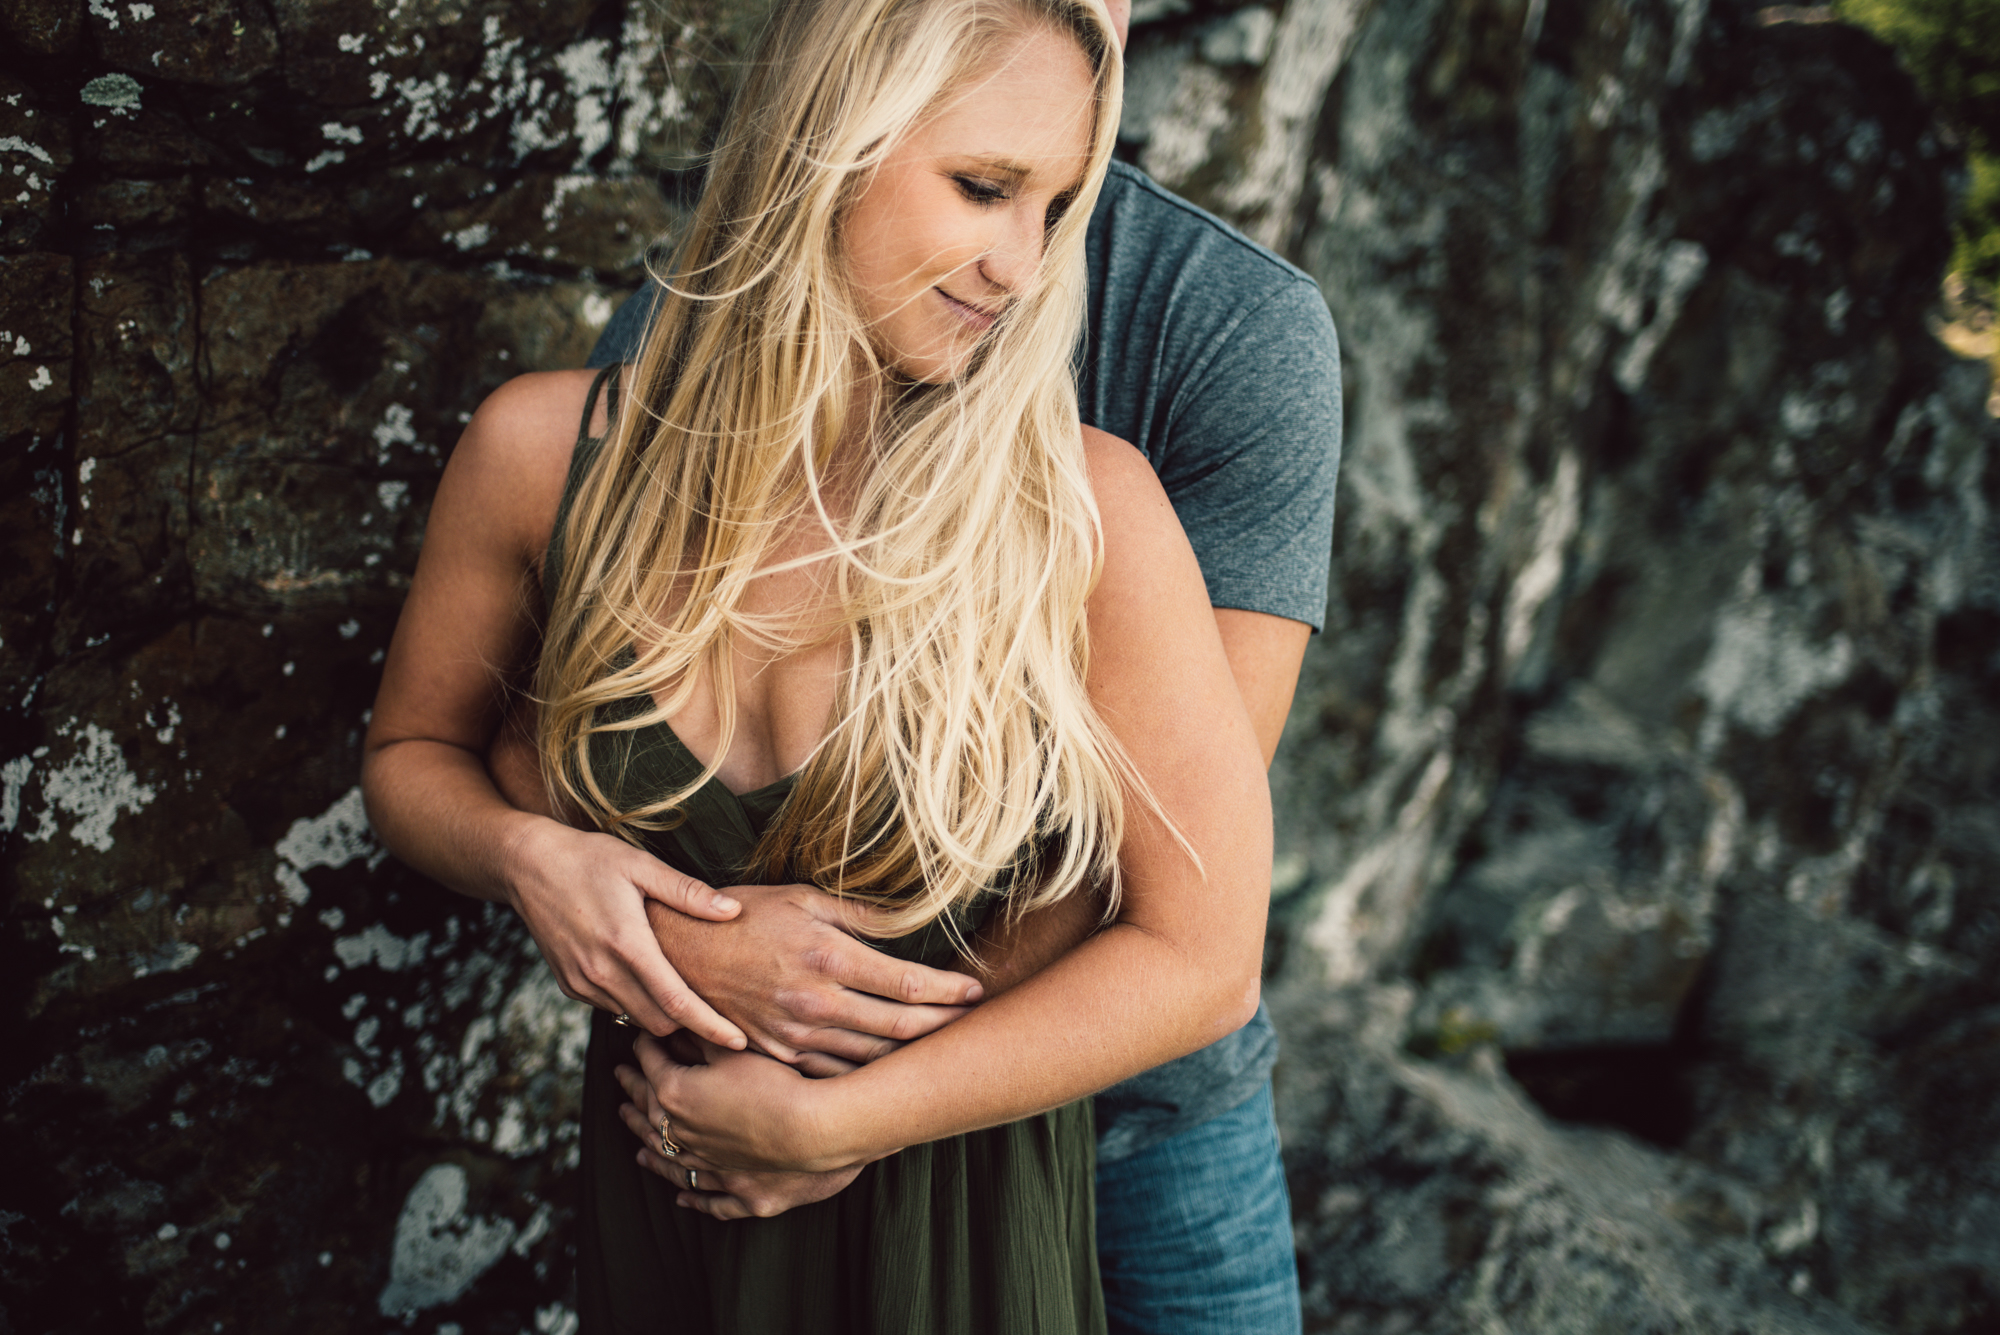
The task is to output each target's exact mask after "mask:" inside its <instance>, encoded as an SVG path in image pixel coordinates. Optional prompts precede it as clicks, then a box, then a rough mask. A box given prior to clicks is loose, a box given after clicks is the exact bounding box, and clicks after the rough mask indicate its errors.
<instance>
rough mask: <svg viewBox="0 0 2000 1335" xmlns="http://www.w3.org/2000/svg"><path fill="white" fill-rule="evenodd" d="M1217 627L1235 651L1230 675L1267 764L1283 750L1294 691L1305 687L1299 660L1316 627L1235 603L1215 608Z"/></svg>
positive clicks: (1224, 646)
mask: <svg viewBox="0 0 2000 1335" xmlns="http://www.w3.org/2000/svg"><path fill="white" fill-rule="evenodd" d="M1215 628H1216V629H1217V630H1219V631H1221V632H1222V652H1223V653H1225V654H1227V655H1228V656H1229V675H1230V676H1232V677H1234V678H1235V679H1236V689H1237V692H1238V693H1239V694H1241V695H1242V697H1243V707H1244V709H1245V710H1246V711H1248V713H1249V715H1250V726H1251V727H1252V728H1254V729H1255V730H1256V732H1257V745H1258V746H1259V747H1261V748H1262V749H1263V752H1264V768H1266V769H1269V768H1270V767H1271V758H1272V757H1273V756H1275V755H1277V753H1278V739H1279V738H1280V737H1282V736H1284V733H1285V716H1286V715H1287V714H1289V713H1291V711H1292V693H1293V692H1294V691H1296V690H1297V689H1298V686H1299V665H1300V664H1301V663H1303V662H1304V661H1305V657H1306V642H1307V641H1308V640H1310V639H1312V627H1311V626H1308V625H1306V624H1305V622H1303V621H1293V620H1291V619H1290V618H1289V617H1280V616H1272V615H1271V614H1270V613H1268V612H1245V611H1243V610H1242V609H1240V608H1235V607H1218V608H1216V609H1215Z"/></svg>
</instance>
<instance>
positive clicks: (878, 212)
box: [841, 24, 1093, 381]
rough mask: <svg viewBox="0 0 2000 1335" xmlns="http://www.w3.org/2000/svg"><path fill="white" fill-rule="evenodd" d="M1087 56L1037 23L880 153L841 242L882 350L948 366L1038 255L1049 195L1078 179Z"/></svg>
mask: <svg viewBox="0 0 2000 1335" xmlns="http://www.w3.org/2000/svg"><path fill="white" fill-rule="evenodd" d="M1091 93H1092V76H1091V68H1090V62H1089V60H1088V59H1087V58H1086V57H1085V56H1084V54H1083V51H1082V50H1081V49H1080V48H1079V47H1078V46H1077V44H1076V43H1075V41H1073V40H1072V39H1071V38H1069V37H1068V36H1066V35H1064V34H1062V33H1059V32H1057V31H1055V30H1054V29H1052V28H1050V27H1049V26H1047V25H1046V24H1037V25H1035V26H1033V27H1031V28H1029V29H1027V30H1026V31H1024V32H1023V33H1021V34H1020V35H1019V36H1018V37H1012V38H1008V39H1006V40H1004V41H1003V42H1002V43H1001V44H1000V46H999V48H998V49H997V50H996V51H995V53H994V57H993V59H992V60H991V61H990V62H989V63H988V64H987V65H986V67H985V68H984V69H982V70H980V71H979V72H978V73H976V74H975V75H974V76H973V77H972V78H971V79H969V80H968V81H967V83H966V85H965V86H964V87H962V88H955V89H948V90H947V91H946V94H945V98H944V100H943V102H942V103H941V104H940V105H939V106H938V107H937V108H936V109H935V110H934V111H932V112H931V113H929V114H928V115H927V116H926V117H925V118H924V119H923V120H921V121H919V122H918V123H917V125H916V127H915V128H914V129H913V130H912V131H911V132H910V133H909V134H908V135H907V136H906V137H905V138H904V139H903V141H902V143H900V144H899V145H897V146H896V148H895V149H894V150H893V151H891V152H890V153H889V155H888V156H887V157H886V158H885V159H884V160H883V162H882V165H881V166H880V168H879V169H877V171H876V173H875V175H874V177H873V178H872V179H871V180H870V181H869V183H868V185H867V187H866V188H865V189H864V190H863V191H862V193H861V196H860V198H859V199H857V200H856V201H855V202H854V205H853V207H852V208H851V209H850V210H849V212H848V214H847V217H846V219H845V220H844V221H843V223H842V236H841V240H842V253H843V258H844V259H845V261H846V264H847V270H848V274H849V276H850V278H851V279H852V281H853V283H854V287H855V291H856V293H857V296H858V298H859V300H860V303H861V312H862V314H863V316H864V317H865V318H866V319H867V320H868V321H869V325H870V327H871V329H872V330H873V332H874V338H875V346H876V348H877V349H878V350H879V351H880V353H881V355H882V357H883V359H884V360H885V361H887V362H888V363H889V364H890V365H891V366H893V367H895V368H896V370H897V371H899V372H900V373H901V374H903V375H906V376H909V377H911V378H912V379H916V380H927V381H941V380H946V379H949V378H950V377H951V376H953V375H955V374H957V373H958V372H959V371H960V370H961V369H963V367H964V366H965V364H966V362H967V360H968V359H969V358H970V357H971V355H972V351H973V348H974V347H975V346H976V345H977V343H978V342H979V338H980V336H981V335H982V334H984V333H985V332H986V330H987V329H988V328H989V327H991V325H992V324H993V321H994V318H995V317H996V316H997V315H998V314H999V313H1000V311H1001V310H1003V309H1004V308H1005V307H1006V305H1007V303H1008V302H1009V301H1011V300H1012V299H1013V298H1014V297H1015V296H1017V295H1018V294H1020V293H1022V292H1024V291H1025V290H1026V288H1027V285H1028V284H1029V283H1030V282H1031V281H1033V279H1034V276H1035V272H1036V270H1037V269H1038V268H1039V267H1040V265H1041V259H1042V241H1043V233H1044V230H1045V228H1046V226H1047V223H1048V215H1049V209H1050V207H1051V206H1052V205H1054V204H1055V203H1056V201H1057V200H1058V199H1059V198H1061V197H1062V196H1063V195H1065V194H1068V193H1070V192H1073V191H1074V190H1075V189H1076V188H1077V187H1078V185H1079V184H1080V183H1081V182H1082V179H1083V174H1084V170H1085V168H1086V166H1087V165H1088V162H1089V155H1090V136H1091V130H1092V112H1093V105H1092V96H1091Z"/></svg>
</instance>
